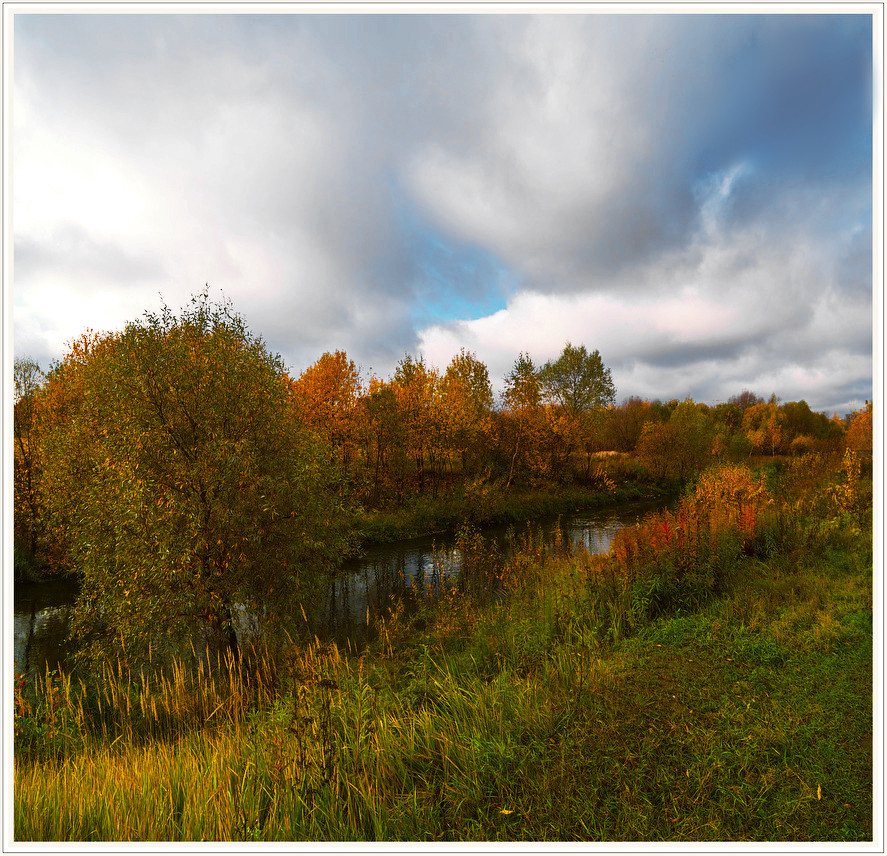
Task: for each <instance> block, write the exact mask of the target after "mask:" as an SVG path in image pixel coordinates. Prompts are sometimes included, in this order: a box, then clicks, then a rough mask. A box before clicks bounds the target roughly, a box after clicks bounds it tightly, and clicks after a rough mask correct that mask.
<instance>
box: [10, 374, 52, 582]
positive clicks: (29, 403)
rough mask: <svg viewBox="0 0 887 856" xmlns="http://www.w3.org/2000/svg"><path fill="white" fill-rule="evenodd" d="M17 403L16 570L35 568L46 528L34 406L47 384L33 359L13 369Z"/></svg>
mask: <svg viewBox="0 0 887 856" xmlns="http://www.w3.org/2000/svg"><path fill="white" fill-rule="evenodd" d="M13 380H14V385H15V403H14V406H13V429H12V430H13V441H14V450H13V461H14V464H13V466H14V471H13V502H14V506H13V507H14V517H13V534H14V536H15V565H16V573H17V574H18V573H19V570H20V569H21V568H22V567H27V568H29V569H30V568H32V567H33V566H34V565H35V563H37V562H38V561H39V558H38V553H39V552H40V548H41V546H42V542H43V533H44V528H45V523H44V511H43V502H42V499H41V494H40V486H39V481H40V463H39V453H40V449H39V441H38V440H37V437H36V431H35V419H34V408H35V401H36V398H37V394H38V392H39V390H40V387H41V385H42V383H43V372H42V371H41V370H40V366H39V365H37V363H36V362H35V361H34V360H32V359H30V358H21V359H17V360H15V364H14V368H13Z"/></svg>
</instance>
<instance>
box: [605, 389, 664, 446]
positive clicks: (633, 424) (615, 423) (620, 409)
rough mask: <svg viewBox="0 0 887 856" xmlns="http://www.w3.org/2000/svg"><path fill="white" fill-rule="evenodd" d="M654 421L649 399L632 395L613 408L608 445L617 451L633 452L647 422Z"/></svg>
mask: <svg viewBox="0 0 887 856" xmlns="http://www.w3.org/2000/svg"><path fill="white" fill-rule="evenodd" d="M651 421H654V414H653V407H652V406H651V404H650V402H649V401H644V399H642V398H638V397H637V396H632V397H631V398H628V399H626V400H625V401H623V402H622V403H621V404H619V405H618V406H617V407H615V408H614V409H613V411H612V412H611V413H610V414H609V419H608V420H607V433H606V437H607V445H608V447H609V448H610V449H612V450H614V451H617V452H633V451H634V450H635V448H636V447H637V444H638V442H639V441H640V439H641V431H642V430H643V428H644V425H645V424H646V423H647V422H651Z"/></svg>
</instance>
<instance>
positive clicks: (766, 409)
mask: <svg viewBox="0 0 887 856" xmlns="http://www.w3.org/2000/svg"><path fill="white" fill-rule="evenodd" d="M742 430H743V431H744V432H745V435H746V436H747V437H748V439H749V442H750V443H751V450H752V452H754V453H756V454H759V455H775V454H777V453H778V452H781V451H782V450H783V448H784V446H785V441H786V432H785V413H784V412H783V411H782V409H781V408H780V407H779V405H778V403H777V402H776V400H775V399H771V400H770V401H769V402H768V403H767V404H764V403H758V404H752V405H751V406H750V407H748V408H747V409H746V410H745V411H744V412H743V414H742Z"/></svg>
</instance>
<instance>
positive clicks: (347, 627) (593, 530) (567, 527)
mask: <svg viewBox="0 0 887 856" xmlns="http://www.w3.org/2000/svg"><path fill="white" fill-rule="evenodd" d="M663 505H664V503H663V502H662V501H655V502H635V503H627V504H624V505H621V506H620V507H618V508H609V509H592V510H587V511H575V512H571V513H568V514H562V515H560V516H551V517H544V518H538V519H536V520H534V521H532V524H531V525H532V526H533V527H534V528H535V527H541V530H542V532H543V535H544V537H545V538H546V539H547V540H548V541H549V543H550V542H551V541H552V539H554V538H558V537H560V538H562V539H564V540H565V541H569V543H571V544H572V545H574V546H580V545H581V546H584V547H585V548H586V549H587V550H588V551H589V552H591V553H605V552H606V551H607V550H608V549H609V546H610V541H611V540H612V539H613V536H614V535H615V534H616V533H617V532H618V531H619V530H620V529H621V528H622V527H623V526H625V525H631V524H633V523H634V522H635V521H636V520H638V519H639V518H640V517H642V516H643V515H644V514H646V513H647V512H649V511H652V510H656V509H658V508H661V507H662V506H663ZM526 526H527V524H519V525H515V526H514V527H506V526H498V527H487V528H485V529H484V530H483V534H484V537H485V538H487V539H492V540H494V541H495V542H496V543H497V545H498V546H499V548H500V549H501V550H502V551H503V552H504V553H505V554H508V553H509V552H510V551H511V549H512V540H513V537H514V535H515V533H517V534H518V535H519V534H520V533H522V532H525V531H526ZM454 544H455V539H454V537H453V536H436V537H423V538H412V539H409V540H405V541H398V542H395V543H392V544H382V545H373V546H369V547H366V548H365V549H364V550H363V551H362V553H361V555H360V556H359V557H356V558H352V559H350V560H348V561H347V562H346V563H345V567H344V573H343V574H342V576H341V577H340V578H339V579H337V580H335V581H334V582H333V583H332V584H331V585H330V588H329V593H328V595H327V597H326V601H325V604H324V607H323V609H322V610H321V611H320V613H319V614H318V615H317V617H316V619H315V621H314V622H313V624H314V628H313V629H314V631H315V632H316V634H317V635H318V637H319V638H321V639H329V640H334V641H336V642H337V643H338V644H339V645H340V646H343V647H346V646H351V647H353V648H360V647H362V646H363V645H364V644H365V643H366V641H367V640H368V639H369V638H370V636H371V634H372V631H371V629H370V628H371V627H372V625H373V621H372V619H373V617H374V616H376V615H378V614H379V612H380V610H383V609H385V608H387V607H388V606H389V605H390V604H391V602H392V598H396V599H406V600H407V601H409V600H410V599H411V598H412V596H413V595H414V594H415V592H416V590H417V589H418V588H420V587H421V588H426V587H431V588H439V587H441V586H444V585H446V584H447V582H448V580H451V579H453V578H454V576H455V574H457V573H458V570H459V562H460V555H459V551H458V550H457V549H455V546H454ZM76 597H77V585H76V584H75V583H72V582H65V581H52V582H46V583H21V582H17V583H16V584H15V603H14V608H13V625H14V646H13V656H14V660H15V670H16V672H19V673H22V674H27V675H29V676H31V677H33V675H34V674H35V673H37V672H40V673H42V672H44V671H45V670H46V668H50V669H54V668H58V667H67V666H69V665H70V662H71V654H72V651H71V650H70V648H69V646H68V645H67V643H66V636H67V633H68V627H69V621H70V616H71V610H72V607H73V603H74V600H75V599H76ZM368 618H369V619H370V621H369V625H368V623H367V619H368Z"/></svg>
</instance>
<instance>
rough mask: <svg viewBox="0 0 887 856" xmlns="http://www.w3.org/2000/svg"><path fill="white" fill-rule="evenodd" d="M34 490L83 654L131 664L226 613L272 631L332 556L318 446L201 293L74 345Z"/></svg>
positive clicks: (224, 637)
mask: <svg viewBox="0 0 887 856" xmlns="http://www.w3.org/2000/svg"><path fill="white" fill-rule="evenodd" d="M43 398H44V401H43V404H42V407H43V418H44V419H45V426H46V431H45V434H44V438H43V446H44V452H45V469H46V470H47V474H48V479H47V481H46V484H47V485H49V486H51V488H52V490H51V494H50V495H48V496H47V502H48V504H49V505H50V510H51V513H52V519H53V522H54V525H55V527H56V528H57V529H58V530H59V531H60V533H61V534H62V536H63V538H64V541H65V543H66V545H67V547H68V551H69V555H68V560H69V562H70V565H71V567H73V568H76V569H77V570H78V572H79V573H80V575H81V578H82V591H81V594H80V598H79V600H78V603H77V606H76V610H75V627H76V628H77V630H78V632H80V633H82V634H84V635H86V636H87V637H88V638H89V639H91V641H92V644H91V646H90V649H89V650H90V651H91V652H92V653H95V654H107V653H110V652H112V651H116V652H117V653H120V649H121V646H122V648H123V650H124V651H125V652H126V653H128V654H133V655H135V656H140V655H144V654H145V653H146V652H147V651H148V650H150V646H151V645H152V644H153V643H154V642H155V641H158V639H160V638H161V637H163V636H164V634H171V635H172V636H175V637H181V638H186V637H188V636H189V635H191V634H193V633H194V632H195V631H196V630H197V629H198V628H200V627H204V628H206V627H208V628H210V629H211V630H212V631H213V632H214V634H215V635H216V637H217V638H218V640H219V643H220V645H221V646H222V647H223V648H227V649H229V650H230V651H231V652H233V653H234V654H235V655H236V654H237V652H238V638H237V630H236V628H237V621H236V613H237V612H238V611H239V610H245V611H246V612H247V614H249V615H251V616H253V617H255V618H257V619H258V620H260V621H261V620H263V621H264V622H265V623H266V626H271V625H272V624H275V625H276V624H278V623H281V622H283V623H284V624H285V622H286V621H287V620H288V619H290V618H295V617H297V616H298V615H299V614H300V613H301V606H302V604H306V605H310V603H311V601H312V599H313V597H314V596H315V595H316V594H317V593H318V592H319V591H320V590H321V589H320V586H321V580H322V579H323V576H322V575H323V574H324V572H325V571H328V570H330V569H332V568H334V567H335V566H336V564H337V562H338V560H339V558H340V557H341V556H342V554H343V551H344V550H345V548H346V527H347V525H348V524H349V522H350V521H349V519H348V516H347V510H346V509H345V508H343V507H342V505H341V502H340V500H339V499H338V498H337V496H336V483H337V480H338V471H337V468H336V467H335V464H334V461H333V460H332V456H331V455H330V453H329V450H328V449H327V448H326V447H325V446H324V444H323V443H322V442H321V441H320V439H319V438H318V437H317V435H316V434H315V433H313V432H310V431H307V430H306V429H305V428H304V426H303V425H302V424H301V422H300V421H299V420H298V419H297V418H296V416H295V414H294V410H293V408H292V406H291V404H290V402H289V400H288V395H287V378H286V376H285V373H284V370H283V366H282V363H281V361H280V359H279V357H277V356H275V355H273V354H271V353H269V352H268V350H267V349H266V347H265V344H264V343H263V342H262V340H261V339H259V338H256V337H255V336H253V335H252V334H251V333H250V332H249V331H248V330H247V328H246V326H245V324H244V322H243V321H242V319H241V318H240V317H239V316H238V315H236V314H235V313H234V312H233V310H232V309H231V307H230V305H229V304H227V303H223V304H215V303H213V302H211V301H210V300H209V299H208V297H207V296H206V295H205V294H204V295H201V296H199V297H195V298H193V299H192V301H191V304H190V306H189V307H188V308H186V309H185V310H184V311H183V312H182V313H181V315H180V316H178V317H177V316H175V315H174V314H173V313H172V312H171V311H170V310H169V309H168V308H164V309H163V311H162V313H161V314H159V315H154V314H150V313H146V314H145V315H144V317H143V318H142V319H141V320H139V321H136V322H132V323H130V324H128V325H127V326H126V328H125V329H124V330H123V331H122V332H120V333H113V334H105V335H102V336H98V337H95V339H94V340H93V341H90V342H87V343H85V344H83V345H82V346H75V347H73V348H72V350H71V352H70V353H69V354H68V355H67V357H66V358H65V359H64V360H63V361H62V363H61V364H60V365H59V366H58V367H57V369H56V370H55V371H54V372H53V373H52V374H51V376H50V379H49V381H48V383H47V385H46V388H45V395H44V396H43Z"/></svg>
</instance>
